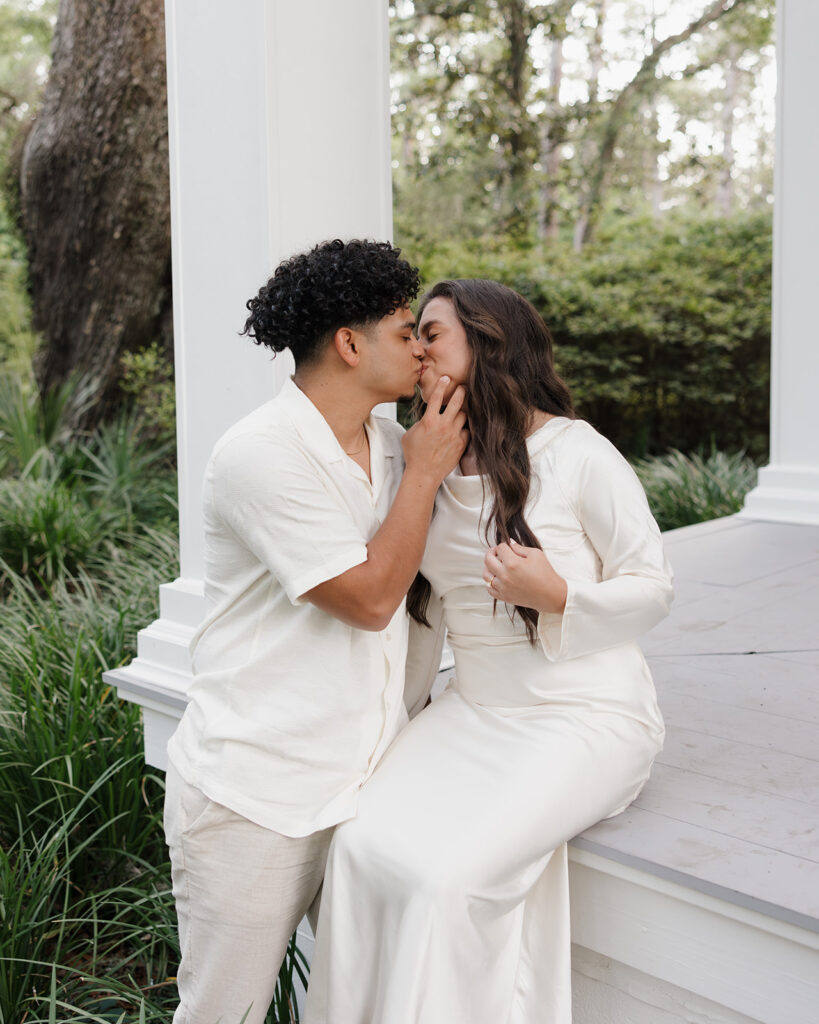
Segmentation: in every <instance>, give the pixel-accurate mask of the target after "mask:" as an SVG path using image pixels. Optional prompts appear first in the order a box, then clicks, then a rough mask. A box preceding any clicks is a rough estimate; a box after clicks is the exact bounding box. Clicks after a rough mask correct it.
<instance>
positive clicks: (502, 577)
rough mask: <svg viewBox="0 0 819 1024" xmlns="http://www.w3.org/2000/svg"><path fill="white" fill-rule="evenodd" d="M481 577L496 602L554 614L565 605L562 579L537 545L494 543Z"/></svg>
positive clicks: (560, 610) (559, 611)
mask: <svg viewBox="0 0 819 1024" xmlns="http://www.w3.org/2000/svg"><path fill="white" fill-rule="evenodd" d="M483 578H484V582H485V583H486V584H487V589H488V590H489V596H490V597H493V598H495V600H496V601H503V602H504V603H505V604H516V605H519V606H520V607H521V608H534V609H535V611H538V612H557V613H558V614H561V613H562V612H563V610H564V608H565V607H566V594H567V591H568V588H567V586H566V581H565V580H564V579H563V577H562V576H558V574H557V573H556V572H555V571H554V569H553V568H552V564H551V562H550V561H549V559H548V558H547V557H546V555H545V553H544V552H543V551H541V550H540V548H526V547H524V546H523V545H522V544H518V542H517V541H514V540H513V541H512V543H511V544H497V545H496V546H495V547H493V548H490V550H489V551H488V552H487V553H486V558H485V559H484V573H483Z"/></svg>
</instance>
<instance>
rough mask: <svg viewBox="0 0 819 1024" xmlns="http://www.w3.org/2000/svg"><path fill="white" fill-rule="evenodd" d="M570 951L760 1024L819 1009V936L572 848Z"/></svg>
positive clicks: (779, 1023)
mask: <svg viewBox="0 0 819 1024" xmlns="http://www.w3.org/2000/svg"><path fill="white" fill-rule="evenodd" d="M569 863H570V869H569V871H570V892H571V901H572V941H573V942H574V943H575V944H576V945H578V946H581V947H584V948H585V949H589V950H592V951H594V952H597V953H600V954H602V955H604V956H607V957H611V958H612V959H613V960H616V961H618V962H619V963H622V964H625V965H627V966H629V967H633V968H634V969H636V970H639V971H641V972H643V973H645V974H648V975H650V976H651V977H654V978H657V979H659V980H660V981H662V982H665V983H667V984H669V985H674V986H678V987H679V988H682V989H685V990H687V991H690V992H694V993H696V994H697V995H700V996H702V997H703V998H706V999H710V1000H712V1001H713V1002H715V1003H717V1004H719V1005H720V1006H724V1007H727V1008H729V1009H730V1010H732V1011H734V1012H735V1013H740V1014H745V1015H747V1016H748V1017H751V1018H752V1019H754V1020H759V1021H765V1024H808V1022H809V1021H812V1020H815V1019H816V1018H815V1016H813V1015H814V1014H815V1012H816V1007H817V1006H819V935H817V934H816V933H814V932H810V931H807V930H805V929H802V928H799V927H797V926H796V925H792V924H789V923H787V922H784V921H779V920H777V919H775V918H771V917H768V916H767V915H765V914H761V913H758V912H756V911H753V910H748V909H747V908H745V907H741V906H738V905H737V904H735V903H728V902H726V901H724V900H720V899H717V898H715V897H712V896H708V895H707V894H705V893H702V892H698V891H697V890H695V889H689V888H687V887H686V886H682V885H678V884H676V883H674V882H670V881H667V880H665V879H663V878H659V877H657V876H656V875H650V874H647V873H646V872H643V871H638V870H636V869H634V868H630V867H628V866H626V865H623V864H620V863H618V862H617V861H614V860H609V859H608V858H606V857H603V856H601V855H599V854H595V853H590V852H589V851H586V850H581V849H577V848H576V847H570V850H569Z"/></svg>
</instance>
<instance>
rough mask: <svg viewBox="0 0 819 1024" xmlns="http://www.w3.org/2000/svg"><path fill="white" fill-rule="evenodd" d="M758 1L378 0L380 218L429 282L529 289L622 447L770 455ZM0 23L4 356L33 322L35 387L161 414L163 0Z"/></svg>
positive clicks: (166, 284)
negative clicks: (388, 90) (389, 207)
mask: <svg viewBox="0 0 819 1024" xmlns="http://www.w3.org/2000/svg"><path fill="white" fill-rule="evenodd" d="M773 7H774V2H773V0H674V2H672V0H550V2H546V3H536V2H534V0H474V2H465V0H448V2H437V0H393V2H392V4H391V8H390V9H391V17H392V32H393V54H392V65H393V175H394V191H395V234H396V240H397V241H398V243H399V244H400V245H402V246H403V247H404V248H405V250H406V252H407V255H408V256H409V257H410V258H411V259H414V260H415V261H417V262H419V263H420V264H421V265H422V267H423V268H424V271H425V275H426V280H427V282H431V280H432V278H433V277H435V276H439V275H440V274H442V273H447V274H451V275H460V276H464V275H466V274H480V275H487V276H493V277H498V278H500V279H501V280H504V281H507V282H508V283H510V284H512V285H513V286H515V287H517V288H519V290H520V291H522V292H524V294H526V295H527V296H529V297H530V298H531V299H532V301H534V302H535V304H536V305H537V306H538V309H539V310H540V311H541V312H542V313H543V315H544V316H545V318H546V320H547V322H548V323H549V324H550V326H551V327H552V328H553V330H554V333H555V336H556V340H557V345H558V356H559V360H560V364H561V368H562V369H563V371H564V372H565V374H566V376H567V377H568V379H569V381H570V383H571V384H573V386H574V388H575V391H576V394H577V398H578V404H579V409H580V412H581V414H582V415H584V416H587V417H588V418H589V419H591V420H592V421H593V422H594V423H595V424H596V425H597V426H598V427H600V428H601V429H602V430H604V431H605V432H606V433H608V434H609V435H610V436H611V437H612V438H613V439H614V440H615V441H616V442H617V443H618V444H620V445H621V447H623V449H624V450H625V451H627V452H630V453H633V454H635V455H642V454H646V453H650V452H662V451H664V450H666V449H667V448H668V447H669V446H670V445H671V446H677V447H682V448H684V449H688V450H691V449H695V448H704V447H706V448H707V447H710V446H712V445H716V446H721V447H744V448H747V449H748V450H750V451H751V452H752V453H753V454H754V456H755V457H756V458H758V459H761V458H763V457H764V455H765V447H766V443H767V442H766V437H767V412H766V410H767V388H768V383H767V375H768V367H767V362H768V334H769V326H768V321H769V284H768V282H769V276H770V219H771V201H772V195H771V188H772V178H773V144H772V137H773V124H772V121H773V110H772V101H771V97H772V91H773V74H774V71H773V60H774V56H773V39H772V33H773V23H774V18H773ZM52 36H53V44H54V45H53V62H52V64H51V70H50V73H49V72H48V68H49V54H50V52H51V51H50V47H51V43H52ZM0 39H2V41H3V43H4V45H3V54H4V56H3V58H2V60H0V169H2V172H3V181H4V188H3V196H2V199H1V200H0V314H1V315H0V320H1V321H2V322H0V355H2V358H3V359H4V362H5V364H6V365H7V366H9V365H11V364H12V363H14V361H15V360H17V362H18V363H22V364H25V362H26V355H25V353H28V354H29V355H30V354H31V350H32V349H33V347H34V344H35V342H34V339H33V335H32V329H31V324H32V322H33V324H34V326H35V328H36V330H37V331H38V332H39V336H40V339H41V343H40V346H39V350H38V352H37V355H36V359H35V364H34V365H35V367H36V375H37V384H38V388H39V390H40V392H42V393H47V392H48V391H49V390H52V389H54V388H58V387H60V386H62V385H64V384H65V383H66V381H67V380H69V379H71V380H82V379H85V381H86V383H87V382H88V381H91V382H92V384H93V388H94V391H95V395H96V401H94V402H93V403H90V404H87V403H82V405H83V408H82V412H81V416H80V420H81V422H82V424H83V425H84V426H86V427H93V426H94V425H96V424H97V423H98V422H99V421H100V420H101V419H102V418H105V417H108V416H110V414H111V413H112V411H113V410H114V409H115V408H116V406H117V405H118V404H120V403H121V402H123V401H129V402H131V401H133V400H134V399H135V400H136V401H137V404H140V403H141V404H142V405H144V406H146V407H150V408H151V409H152V410H153V412H152V413H151V415H154V416H155V414H156V410H158V409H162V410H163V413H162V415H163V416H164V417H165V420H166V422H165V423H164V426H163V425H160V426H159V427H157V425H156V423H155V424H154V425H153V427H152V429H153V430H154V431H156V430H157V429H159V430H160V432H162V431H163V430H164V432H165V434H167V433H168V432H169V431H170V430H171V429H172V426H173V422H172V417H171V416H170V412H171V411H172V406H171V404H170V403H169V402H168V401H167V398H168V394H169V392H170V389H171V385H172V371H171V366H172V350H171V342H172V338H171V331H172V325H171V305H170V302H171V297H170V240H169V200H168V187H167V132H166V121H165V119H166V109H165V108H166V96H165V83H164V42H163V22H162V4H161V2H160V0H146V2H141V3H140V2H137V0H112V3H110V4H106V5H99V4H95V3H93V2H92V0H62V3H60V4H57V2H56V0H4V2H3V3H2V4H0ZM305 130H309V126H306V127H305ZM203 173H207V169H206V168H203ZM29 308H30V310H31V313H32V314H33V318H32V317H31V316H29ZM240 320H241V317H240V316H239V314H238V313H237V327H238V324H239V321H240ZM148 368H152V369H151V370H150V371H149V370H148ZM123 378H125V386H124V387H123ZM135 381H136V383H135Z"/></svg>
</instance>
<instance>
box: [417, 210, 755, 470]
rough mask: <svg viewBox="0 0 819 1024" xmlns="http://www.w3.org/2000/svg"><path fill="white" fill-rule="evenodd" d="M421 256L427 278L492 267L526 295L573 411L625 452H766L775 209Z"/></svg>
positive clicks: (631, 224) (493, 274)
mask: <svg viewBox="0 0 819 1024" xmlns="http://www.w3.org/2000/svg"><path fill="white" fill-rule="evenodd" d="M410 255H412V254H410ZM419 255H420V256H421V257H422V259H421V265H422V271H423V275H424V278H425V281H426V282H427V284H431V283H433V282H434V281H436V280H439V279H441V278H443V277H488V278H493V279H495V280H498V281H502V282H503V283H504V284H507V285H509V286H510V287H512V288H515V289H516V290H517V291H519V292H521V293H522V294H523V295H525V296H526V297H527V298H528V299H530V300H531V301H532V303H533V304H534V305H535V307H536V308H537V309H538V311H539V312H540V313H541V315H542V316H543V317H544V319H545V320H546V323H547V324H548V325H549V327H550V328H551V331H552V334H553V336H554V338H555V343H556V347H555V351H556V358H557V363H558V368H559V370H560V372H561V373H562V374H563V376H564V377H565V378H566V381H567V383H568V384H569V386H570V387H571V388H572V392H573V395H574V398H575V403H576V406H577V409H578V412H579V414H580V415H582V416H583V417H584V418H586V419H588V420H590V421H591V422H592V423H593V424H594V425H595V426H596V427H597V428H598V429H600V430H601V431H602V432H603V433H604V434H605V435H606V436H607V437H609V438H611V440H612V441H614V442H615V444H617V446H618V447H619V448H620V449H621V450H622V451H625V452H627V453H628V454H632V455H643V454H645V453H647V452H662V451H665V450H667V449H668V448H671V447H677V448H680V449H682V450H696V449H698V448H706V449H707V448H710V447H711V446H712V445H715V446H716V447H718V448H722V449H729V450H730V449H739V448H743V449H745V450H747V451H748V452H750V454H751V455H752V456H753V457H754V458H756V459H761V458H763V457H764V455H765V453H766V451H767V443H768V393H769V383H768V381H769V360H770V354H769V353H770V315H771V309H770V280H771V225H770V216H769V215H767V214H766V215H744V216H741V217H736V218H733V219H731V220H717V219H712V220H704V219H700V220H695V221H692V220H689V219H685V218H678V219H675V220H669V221H664V222H663V223H662V224H661V225H659V226H658V225H657V224H655V223H653V222H651V221H645V222H640V221H633V220H629V221H624V222H622V223H620V224H615V225H611V226H609V228H608V231H607V233H606V234H604V235H603V236H602V237H601V239H600V242H599V243H598V244H597V245H595V246H593V247H591V246H590V247H587V248H586V249H584V250H583V252H582V253H581V254H579V255H578V254H575V253H573V252H571V251H569V250H568V249H566V248H559V247H532V246H524V245H515V244H514V243H512V242H510V241H509V240H508V239H505V238H501V239H484V240H482V241H480V242H473V243H469V244H467V245H465V246H458V247H454V246H440V247H438V248H437V249H436V248H432V249H428V250H426V251H424V250H423V249H422V250H420V252H419Z"/></svg>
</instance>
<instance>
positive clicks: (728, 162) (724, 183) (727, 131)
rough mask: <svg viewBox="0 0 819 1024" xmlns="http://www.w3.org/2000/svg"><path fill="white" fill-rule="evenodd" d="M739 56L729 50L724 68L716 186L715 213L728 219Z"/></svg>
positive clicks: (732, 201)
mask: <svg viewBox="0 0 819 1024" xmlns="http://www.w3.org/2000/svg"><path fill="white" fill-rule="evenodd" d="M738 60H739V55H738V52H737V47H736V46H734V47H732V49H731V53H730V55H729V57H728V63H727V65H726V68H725V96H724V98H723V101H722V118H721V120H722V167H721V172H720V180H719V185H718V186H717V213H718V214H720V215H721V216H723V217H730V216H731V213H732V212H733V208H734V179H733V175H732V172H733V169H734V120H735V114H736V105H737V96H738V93H739V66H738V63H737V62H738Z"/></svg>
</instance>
